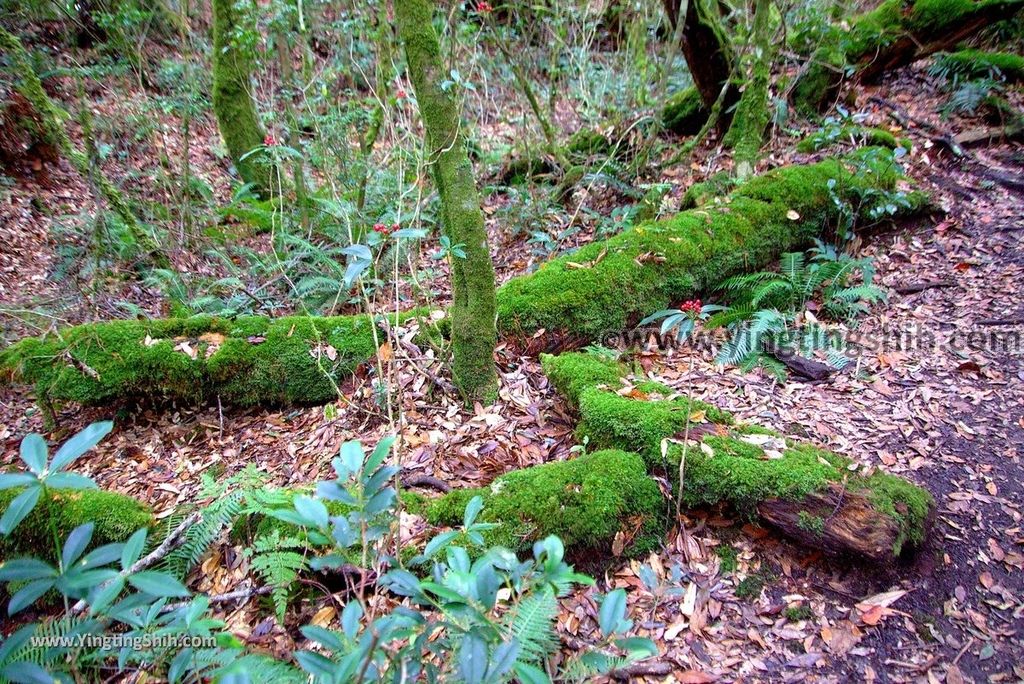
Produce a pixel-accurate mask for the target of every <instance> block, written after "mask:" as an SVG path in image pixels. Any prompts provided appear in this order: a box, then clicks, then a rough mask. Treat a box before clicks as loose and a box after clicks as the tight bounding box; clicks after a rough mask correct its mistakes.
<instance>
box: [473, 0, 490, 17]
mask: <svg viewBox="0 0 1024 684" xmlns="http://www.w3.org/2000/svg"><path fill="white" fill-rule="evenodd" d="M476 11H477V12H479V13H480V14H490V13H491V12H493V11H494V8H493V7H491V3H489V2H487V0H480V2H478V3H476Z"/></svg>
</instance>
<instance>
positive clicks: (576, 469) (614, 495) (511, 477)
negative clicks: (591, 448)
mask: <svg viewBox="0 0 1024 684" xmlns="http://www.w3.org/2000/svg"><path fill="white" fill-rule="evenodd" d="M477 495H480V496H482V497H483V499H484V507H483V512H482V513H481V514H480V518H479V519H480V521H482V522H494V523H498V527H496V528H494V529H491V530H488V531H487V532H485V533H484V536H485V538H486V539H487V541H488V543H490V544H498V545H501V546H505V547H507V548H510V549H512V550H514V551H523V550H527V549H529V548H530V546H531V545H532V544H533V542H535V541H537V540H539V539H543V538H544V537H546V536H548V535H552V534H554V535H557V536H558V537H559V538H560V539H561V540H562V542H563V543H564V544H565V545H566V546H567V547H572V548H573V549H574V552H575V553H579V552H581V551H584V550H586V551H593V552H597V553H602V554H607V553H608V552H609V550H610V549H611V548H612V544H613V542H614V540H615V538H616V535H618V534H619V533H620V532H621V533H622V540H623V543H624V548H625V553H626V554H627V555H631V556H640V555H644V554H646V553H648V552H650V551H651V550H653V549H655V548H657V544H658V541H659V540H660V537H661V532H662V530H663V529H664V511H665V502H664V499H663V498H662V495H661V492H660V490H659V489H658V486H657V485H656V484H655V483H654V481H653V480H652V479H651V478H650V477H648V476H647V469H646V467H645V466H644V462H643V459H641V458H640V456H638V455H636V454H631V453H627V452H624V451H613V450H609V451H597V452H594V453H591V454H587V455H584V456H580V457H578V458H575V459H572V460H569V461H559V462H555V463H545V464H544V465H539V466H534V467H532V468H524V469H523V470H516V471H512V472H510V473H506V474H505V475H502V476H501V477H499V478H497V479H496V480H495V481H494V482H492V483H491V485H490V486H489V487H482V488H479V489H459V490H455V491H453V492H451V493H449V494H447V495H445V496H444V497H442V498H440V499H438V500H437V501H436V502H435V503H433V504H432V505H431V506H430V507H429V508H428V509H427V519H428V520H429V521H430V522H431V523H433V524H437V525H459V524H461V522H462V514H463V511H464V510H465V508H466V504H467V503H469V500H470V499H472V498H473V497H474V496H477Z"/></svg>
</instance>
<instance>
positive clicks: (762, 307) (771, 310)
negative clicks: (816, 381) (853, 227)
mask: <svg viewBox="0 0 1024 684" xmlns="http://www.w3.org/2000/svg"><path fill="white" fill-rule="evenodd" d="M873 280H874V264H873V262H872V260H871V259H869V258H854V257H851V256H849V255H847V254H845V253H843V252H840V251H839V250H837V249H836V248H835V247H832V246H829V245H825V244H823V243H821V242H820V241H819V242H818V245H817V246H816V247H815V248H814V249H813V250H811V252H810V259H808V258H807V256H806V255H804V254H803V253H800V252H789V253H786V254H784V255H783V256H782V259H781V261H780V265H779V270H778V271H777V272H776V271H761V272H757V273H749V274H744V275H740V276H735V277H733V278H729V279H728V280H726V281H725V282H724V283H723V284H722V286H721V289H722V291H723V294H724V295H725V297H726V299H727V300H728V301H729V302H730V306H729V307H727V308H724V309H722V310H721V311H719V312H717V313H716V314H715V315H714V316H712V317H711V318H710V319H709V320H708V327H709V328H723V327H724V328H726V329H727V330H728V332H729V338H728V339H727V340H726V342H725V343H724V344H723V345H722V348H721V350H720V351H719V354H718V361H719V362H720V363H724V364H736V365H739V366H741V367H742V368H745V369H753V368H756V367H763V368H766V369H767V370H769V371H770V372H773V373H775V374H777V375H780V374H783V373H784V370H783V367H782V366H781V364H780V363H779V362H778V360H777V359H775V358H773V356H772V354H771V353H770V352H772V351H776V350H780V349H790V350H792V349H794V348H795V349H796V350H798V351H799V352H800V353H803V354H812V353H813V352H814V351H817V350H824V351H825V352H826V355H827V358H828V360H829V362H830V363H832V364H833V365H835V366H837V367H842V366H843V365H845V362H846V360H845V357H844V356H843V355H842V353H841V352H842V350H843V347H842V342H841V341H840V340H839V339H838V338H837V337H836V336H834V335H831V334H828V331H827V329H826V328H825V327H824V325H823V323H822V322H821V321H833V322H836V323H842V324H846V325H852V324H854V323H855V322H856V319H857V318H858V317H859V316H861V315H862V314H864V313H866V312H867V311H868V310H869V309H870V307H871V305H873V304H876V303H879V302H884V301H885V299H886V295H885V291H884V290H883V289H881V288H880V287H878V286H877V285H875V284H874V283H873Z"/></svg>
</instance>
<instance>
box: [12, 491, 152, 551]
mask: <svg viewBox="0 0 1024 684" xmlns="http://www.w3.org/2000/svg"><path fill="white" fill-rule="evenodd" d="M21 491H22V490H21V488H13V489H5V490H0V511H6V510H7V507H8V506H10V504H11V501H13V500H14V498H15V497H16V496H18V494H20V493H21ZM87 522H91V523H93V525H94V528H93V533H92V541H91V542H90V544H91V546H90V548H92V547H96V546H102V545H103V544H112V543H115V542H123V541H125V540H127V539H128V537H130V536H131V535H132V534H133V533H134V532H135V531H136V530H139V529H141V528H143V527H152V525H153V523H154V520H153V513H152V511H150V509H149V508H148V507H147V506H146V505H144V504H142V503H140V502H139V501H136V500H135V499H133V498H131V497H128V496H125V495H123V494H117V493H115V492H105V491H102V490H98V489H55V490H50V491H49V493H48V497H46V498H43V499H40V501H39V503H38V504H36V507H35V508H34V509H33V510H32V512H31V513H29V515H28V517H27V518H25V519H24V520H23V521H21V524H19V525H18V526H17V527H16V528H14V531H13V532H12V533H11V534H10V535H9V536H6V537H3V536H0V560H2V559H4V558H15V557H18V556H37V557H42V558H56V553H57V551H56V548H55V546H54V543H55V542H54V531H55V532H56V535H57V538H58V539H60V540H61V542H62V543H63V540H65V539H67V536H68V534H70V533H71V531H72V530H73V529H75V528H76V527H78V526H79V525H84V524H85V523H87Z"/></svg>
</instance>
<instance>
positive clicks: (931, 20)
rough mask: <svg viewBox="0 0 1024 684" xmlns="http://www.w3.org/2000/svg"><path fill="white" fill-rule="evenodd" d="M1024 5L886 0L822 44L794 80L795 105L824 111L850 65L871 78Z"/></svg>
mask: <svg viewBox="0 0 1024 684" xmlns="http://www.w3.org/2000/svg"><path fill="white" fill-rule="evenodd" d="M1021 8H1024V0H914V1H913V2H904V0H885V2H883V3H882V4H880V5H879V6H878V7H876V8H875V9H873V10H871V11H870V12H866V13H864V14H861V15H858V16H856V17H854V18H853V19H851V20H850V22H849V29H848V30H846V31H841V32H838V33H837V34H836V35H835V37H831V36H830V37H829V38H827V39H826V40H825V41H824V42H823V43H822V44H821V45H820V46H819V47H818V49H817V50H816V51H815V52H814V54H813V55H812V56H811V58H810V63H809V64H808V65H807V67H806V69H804V71H803V73H802V74H801V75H800V77H799V79H798V80H797V82H796V83H795V84H794V87H793V90H792V99H793V104H794V106H795V107H796V109H797V110H798V111H801V112H803V113H806V114H810V113H815V112H820V111H822V110H823V109H824V108H825V107H826V106H828V105H829V104H830V103H831V102H833V101H834V100H835V98H836V95H837V93H838V91H839V87H840V86H841V85H842V82H843V79H844V77H845V76H846V75H847V65H849V66H851V67H852V69H853V73H854V77H855V79H856V80H859V81H862V82H870V81H873V80H876V79H877V78H878V77H879V76H881V75H882V74H884V73H886V72H888V71H890V70H892V69H895V68H897V67H900V66H903V65H906V64H910V63H911V62H914V61H915V60H918V59H921V58H923V57H927V56H928V55H931V54H934V53H936V52H939V51H942V50H948V49H950V48H952V47H954V46H956V45H957V44H958V43H960V42H961V41H963V40H965V39H967V38H969V37H971V36H973V35H974V34H975V33H977V32H978V30H979V29H981V28H983V27H985V26H987V25H988V24H990V23H992V22H994V21H998V20H1000V19H1008V18H1010V17H1011V16H1012V15H1013V14H1014V13H1015V12H1018V11H1020V9H1021Z"/></svg>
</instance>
